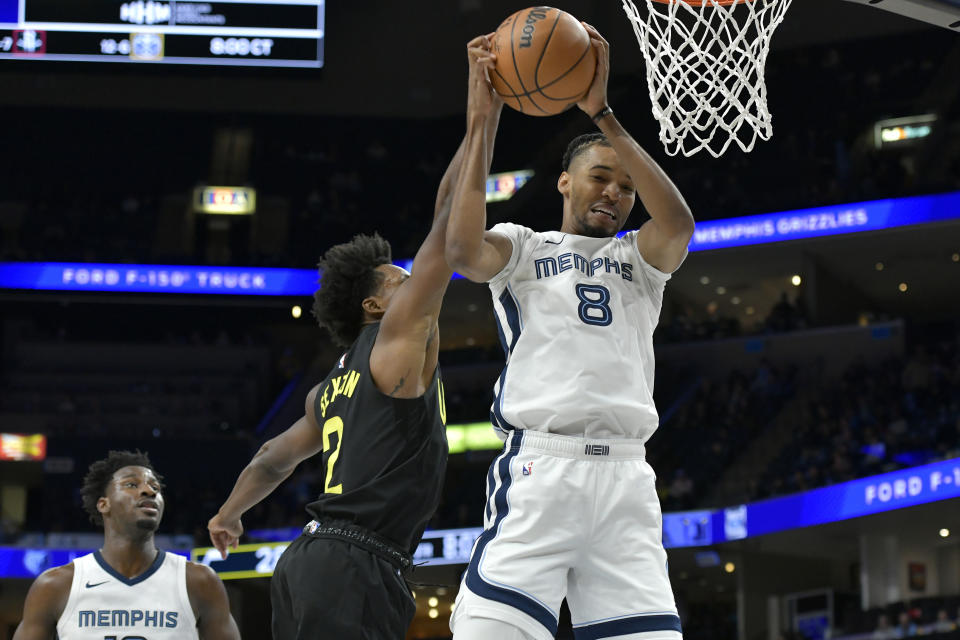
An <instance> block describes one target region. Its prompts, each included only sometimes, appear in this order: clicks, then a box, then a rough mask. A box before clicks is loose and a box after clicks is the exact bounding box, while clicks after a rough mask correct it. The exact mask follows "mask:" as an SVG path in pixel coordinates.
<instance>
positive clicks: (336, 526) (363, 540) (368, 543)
mask: <svg viewBox="0 0 960 640" xmlns="http://www.w3.org/2000/svg"><path fill="white" fill-rule="evenodd" d="M303 535H305V536H310V537H311V538H334V539H337V540H344V541H346V542H350V543H352V544H355V545H357V546H358V547H361V548H363V549H366V550H367V551H369V552H371V553H374V554H376V555H378V556H380V557H381V558H383V559H384V560H386V561H387V562H389V563H391V564H392V565H394V566H395V567H396V568H397V569H400V570H402V571H406V570H407V569H409V568H410V565H411V564H413V558H411V556H410V554H409V553H407V552H406V551H404V550H403V549H401V548H399V547H398V546H396V545H395V544H393V543H391V542H389V541H387V540H385V539H384V538H382V537H380V536H378V535H377V534H375V533H373V532H372V531H370V530H368V529H365V528H364V527H361V526H360V525H356V524H353V523H350V522H345V521H342V520H330V521H326V522H318V521H316V520H311V521H310V522H308V523H307V524H306V526H304V527H303Z"/></svg>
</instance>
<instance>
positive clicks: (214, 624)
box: [187, 562, 240, 640]
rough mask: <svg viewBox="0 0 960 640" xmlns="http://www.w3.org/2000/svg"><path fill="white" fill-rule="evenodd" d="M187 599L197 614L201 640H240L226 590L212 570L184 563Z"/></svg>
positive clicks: (193, 563)
mask: <svg viewBox="0 0 960 640" xmlns="http://www.w3.org/2000/svg"><path fill="white" fill-rule="evenodd" d="M187 596H188V597H189V598H190V606H192V607H193V610H194V612H195V613H196V615H197V632H198V633H199V635H200V640H240V630H239V629H238V628H237V623H236V621H235V620H234V619H233V616H232V615H231V614H230V601H229V599H228V598H227V590H226V589H224V588H223V582H221V581H220V578H219V577H218V576H217V574H216V573H214V572H213V569H211V568H210V567H207V566H204V565H202V564H197V563H195V562H188V563H187Z"/></svg>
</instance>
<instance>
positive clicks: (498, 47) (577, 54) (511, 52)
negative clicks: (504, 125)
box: [490, 7, 597, 116]
mask: <svg viewBox="0 0 960 640" xmlns="http://www.w3.org/2000/svg"><path fill="white" fill-rule="evenodd" d="M493 50H494V52H495V53H496V54H497V64H496V68H495V69H494V70H493V71H492V72H491V73H490V82H491V84H493V88H494V90H495V91H496V92H497V93H498V94H500V97H501V98H503V101H504V102H505V103H506V104H507V105H509V106H511V107H513V108H514V109H516V110H517V111H521V112H523V113H525V114H527V115H531V116H552V115H554V114H556V113H560V112H561V111H566V110H567V109H569V108H570V107H572V106H573V105H575V104H576V103H577V101H578V100H580V99H581V98H583V96H584V95H585V94H586V93H587V90H588V89H589V88H590V85H591V84H592V83H593V76H594V73H596V68H597V56H596V53H595V52H594V50H593V45H591V43H590V36H589V34H587V30H586V29H584V28H583V25H582V24H580V21H579V20H577V19H576V18H574V17H573V16H572V15H570V14H569V13H567V12H566V11H561V10H560V9H554V8H552V7H530V8H528V9H523V10H522V11H517V12H516V13H515V14H513V15H512V16H510V17H509V18H507V19H506V20H504V21H503V23H502V24H501V25H500V27H499V28H498V29H497V32H496V33H495V34H494V36H493Z"/></svg>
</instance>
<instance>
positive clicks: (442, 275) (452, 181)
mask: <svg viewBox="0 0 960 640" xmlns="http://www.w3.org/2000/svg"><path fill="white" fill-rule="evenodd" d="M482 39H483V38H477V39H476V40H482ZM484 41H485V40H484ZM502 106H503V103H502V102H500V101H499V100H497V101H492V102H491V104H490V105H489V108H488V109H487V110H486V111H485V112H484V114H483V116H482V117H481V118H480V120H479V126H480V131H481V135H482V136H483V137H484V139H485V140H486V143H485V149H487V150H488V151H487V153H486V154H485V155H484V156H483V159H484V163H485V164H484V166H485V167H489V163H490V160H491V156H492V150H493V139H494V137H495V136H496V131H497V125H498V124H499V122H500V111H501V108H502ZM468 140H469V135H467V136H465V137H464V139H463V141H462V142H461V143H460V147H459V148H458V149H457V152H456V154H454V156H453V159H452V160H451V161H450V164H449V166H448V167H447V170H446V172H444V174H443V179H442V180H441V181H440V187H439V188H438V189H437V200H436V206H435V209H434V219H433V226H432V227H431V229H430V233H429V234H428V235H427V238H426V239H425V240H424V241H423V244H422V245H420V249H419V250H418V251H417V255H416V257H415V258H414V259H413V267H412V268H411V270H410V278H409V279H408V280H407V281H406V282H404V283H403V285H402V286H401V287H400V288H399V289H397V292H396V293H395V294H394V297H393V299H392V300H391V301H390V305H389V307H388V308H387V311H386V313H385V314H384V316H383V320H381V323H380V331H379V333H378V334H377V342H376V344H375V345H374V348H373V351H372V352H371V354H370V369H371V373H372V374H373V378H374V381H375V382H376V384H377V387H378V388H379V389H380V390H381V391H383V392H384V393H387V394H389V395H392V396H395V397H399V398H413V397H418V396H420V395H422V394H423V392H424V391H425V390H426V387H427V386H428V385H429V383H430V379H431V378H432V377H433V372H434V369H436V366H437V357H438V354H439V348H440V347H439V340H438V339H437V337H438V332H439V329H438V327H437V318H438V316H439V315H440V306H441V303H442V302H443V296H444V294H445V293H446V290H447V286H448V285H449V284H450V278H451V276H453V269H452V268H451V266H450V264H449V263H448V262H447V258H446V256H445V246H444V245H445V243H446V239H447V226H448V220H449V218H450V211H451V204H452V202H453V200H454V186H455V185H456V184H457V183H458V181H459V177H460V175H461V174H462V168H463V166H464V162H465V159H466V156H467V144H468ZM485 170H486V169H485Z"/></svg>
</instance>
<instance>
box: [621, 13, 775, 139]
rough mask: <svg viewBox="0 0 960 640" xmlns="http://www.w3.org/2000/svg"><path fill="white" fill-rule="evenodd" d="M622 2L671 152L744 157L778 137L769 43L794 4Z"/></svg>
mask: <svg viewBox="0 0 960 640" xmlns="http://www.w3.org/2000/svg"><path fill="white" fill-rule="evenodd" d="M643 1H644V2H645V3H646V9H647V10H646V12H645V14H643V15H641V13H640V12H639V11H638V10H637V7H636V5H634V3H633V0H623V9H624V11H626V12H627V16H628V17H629V18H630V22H631V23H632V24H633V30H634V32H635V33H636V34H637V40H638V41H639V42H640V47H641V49H642V50H643V57H644V60H645V62H646V67H647V85H648V86H649V89H650V102H651V103H652V105H653V115H654V117H655V118H656V119H657V120H658V121H659V122H660V141H661V142H663V145H664V147H665V148H666V150H667V153H668V154H670V155H676V154H678V153H682V154H683V155H685V156H691V155H693V154H694V153H697V152H698V151H701V150H706V151H708V152H709V153H711V154H712V155H713V156H714V157H720V155H722V154H723V153H724V152H725V151H726V150H727V148H728V147H729V146H730V143H731V142H734V141H735V142H736V143H737V145H738V146H739V147H740V148H741V149H743V150H744V151H745V152H748V151H750V150H751V149H753V145H754V143H755V142H756V141H757V138H758V137H759V138H761V139H763V140H769V139H770V135H771V134H772V133H773V126H772V122H771V117H770V111H769V110H768V109H767V88H766V85H765V84H764V79H763V70H764V66H765V65H766V62H767V53H768V52H769V50H770V37H771V36H772V35H773V31H774V29H776V28H777V26H778V25H779V24H780V22H782V21H783V16H784V14H785V13H786V11H787V8H788V7H789V6H790V3H791V1H792V0H737V2H735V3H733V4H729V5H727V4H721V0H686V1H685V0H671V1H670V2H669V3H663V2H657V1H656V0H643Z"/></svg>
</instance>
